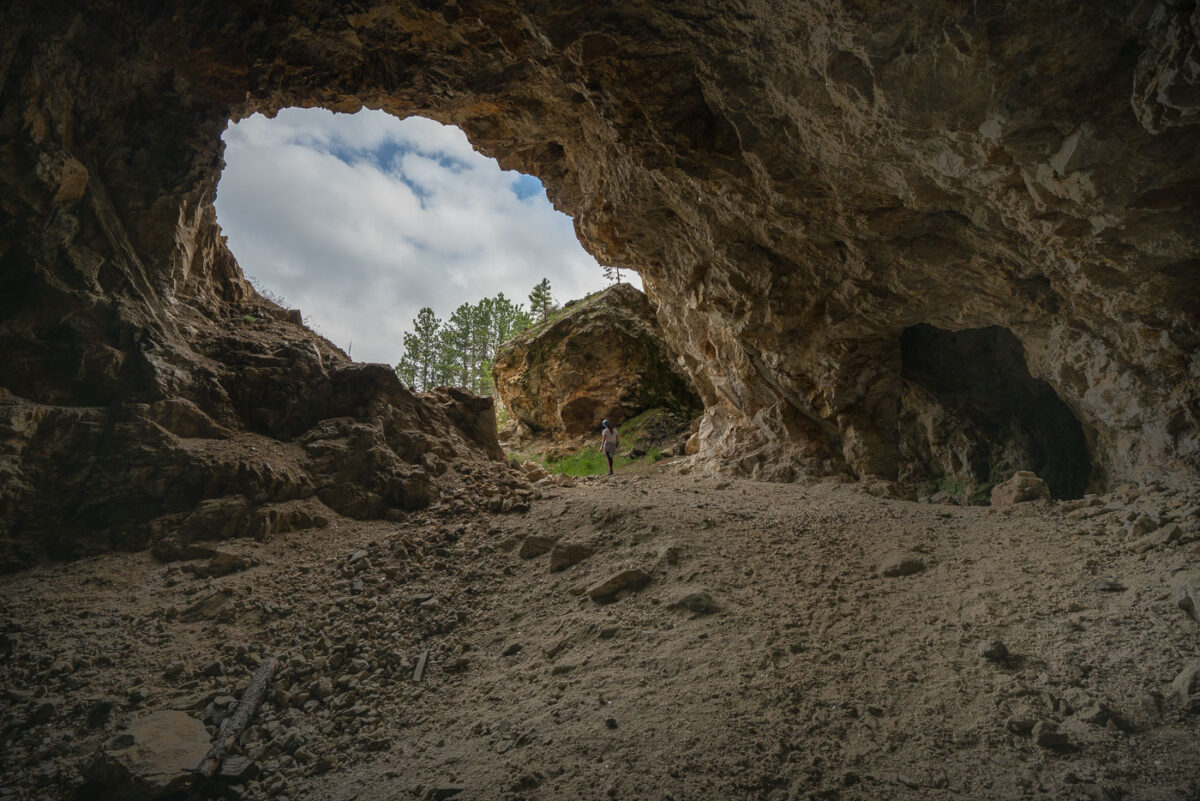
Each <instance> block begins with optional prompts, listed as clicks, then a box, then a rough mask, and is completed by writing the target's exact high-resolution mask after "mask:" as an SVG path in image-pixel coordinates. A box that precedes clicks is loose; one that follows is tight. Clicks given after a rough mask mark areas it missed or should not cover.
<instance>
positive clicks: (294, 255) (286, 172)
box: [216, 109, 637, 364]
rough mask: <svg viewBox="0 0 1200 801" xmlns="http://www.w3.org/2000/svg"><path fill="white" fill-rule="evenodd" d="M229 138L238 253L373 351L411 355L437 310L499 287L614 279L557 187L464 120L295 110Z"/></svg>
mask: <svg viewBox="0 0 1200 801" xmlns="http://www.w3.org/2000/svg"><path fill="white" fill-rule="evenodd" d="M224 139H225V145H226V147H225V165H226V166H225V172H224V173H223V174H222V176H221V182H220V185H219V187H218V190H217V203H216V206H217V220H218V222H220V224H221V228H222V230H223V231H224V233H225V235H226V236H228V237H229V247H230V249H231V250H232V251H233V254H234V255H235V256H236V257H237V260H238V263H239V264H241V266H242V269H243V270H244V271H245V273H246V274H247V275H248V276H250V277H252V278H254V279H256V280H257V281H258V282H259V284H260V285H262V286H265V287H266V288H267V289H269V290H271V291H272V292H274V293H276V294H278V295H282V296H283V297H284V298H285V299H286V301H287V305H288V306H289V307H291V308H298V309H300V310H301V311H302V312H303V313H304V319H305V322H307V323H308V324H309V326H311V327H313V328H315V329H316V330H318V331H320V332H321V333H322V334H324V335H325V336H326V337H328V338H329V339H331V340H333V342H335V343H336V344H338V345H339V346H341V347H342V349H343V350H346V349H349V348H350V347H351V343H353V349H352V351H351V355H352V356H353V357H354V358H355V359H357V360H359V361H372V362H386V363H388V364H395V363H396V362H397V361H399V360H400V356H401V355H402V353H403V346H402V344H401V342H402V339H401V337H402V335H403V333H404V332H405V331H407V330H411V327H412V319H413V317H415V316H416V314H417V310H418V309H420V308H421V307H422V306H430V307H432V308H433V310H434V311H435V312H437V314H438V316H439V317H442V318H443V319H444V318H445V317H447V316H449V314H450V312H452V311H453V310H454V309H455V308H456V307H457V306H458V305H459V304H461V303H465V302H471V303H474V302H475V301H477V300H479V299H480V298H483V297H488V296H492V295H495V294H496V293H497V292H504V294H505V295H507V296H508V297H509V298H512V299H514V300H518V301H521V302H523V303H525V304H526V305H528V295H529V291H530V290H531V289H532V288H533V285H534V284H536V283H537V282H538V281H540V280H541V279H542V278H549V279H550V285H551V288H552V290H553V294H554V298H555V300H557V301H559V302H562V301H566V300H570V299H572V298H577V297H582V296H583V295H585V294H587V293H588V292H591V291H593V290H596V289H601V288H603V287H604V286H606V285H607V282H606V281H605V280H604V276H603V274H602V273H601V271H600V266H599V265H597V264H596V262H595V260H594V259H592V257H591V256H590V255H588V254H587V253H586V252H585V251H584V250H583V248H582V247H581V246H580V245H579V242H578V241H577V240H576V239H575V232H574V229H573V228H572V225H571V219H570V218H569V217H567V216H566V215H564V214H560V213H559V212H557V211H555V210H554V208H553V207H552V206H551V205H550V203H549V201H548V200H547V199H546V193H545V190H543V188H542V185H541V183H540V182H539V181H538V180H537V179H536V178H532V177H530V176H527V175H522V174H520V173H517V172H504V171H502V170H501V169H500V167H499V165H497V164H496V162H495V161H494V160H493V159H489V158H486V157H484V156H481V155H480V154H478V153H476V152H475V151H474V150H473V149H472V148H471V145H470V143H469V142H468V141H467V138H466V136H465V135H464V134H463V132H462V131H461V130H459V129H458V128H455V127H453V126H445V125H441V124H439V123H436V122H433V121H431V120H426V119H422V118H419V117H410V118H409V119H406V120H398V119H396V118H395V117H392V116H389V115H388V114H385V113H384V112H382V111H367V110H364V111H360V112H359V113H357V114H333V113H331V112H328V111H325V110H322V109H286V110H284V111H281V112H280V113H279V115H278V116H276V117H275V119H267V118H266V117H263V116H262V115H259V114H256V115H254V116H253V117H250V118H248V119H245V120H243V121H241V122H239V123H237V124H232V125H230V126H229V128H228V129H227V130H226V131H225V135H224ZM623 275H625V274H624V273H623ZM630 277H631V278H632V279H633V281H634V282H635V284H637V276H636V275H633V276H630ZM626 280H629V279H626Z"/></svg>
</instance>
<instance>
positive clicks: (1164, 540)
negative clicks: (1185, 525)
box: [1129, 523, 1183, 553]
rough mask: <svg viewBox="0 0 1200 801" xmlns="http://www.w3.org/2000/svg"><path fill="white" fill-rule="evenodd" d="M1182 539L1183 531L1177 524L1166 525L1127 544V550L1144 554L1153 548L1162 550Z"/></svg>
mask: <svg viewBox="0 0 1200 801" xmlns="http://www.w3.org/2000/svg"><path fill="white" fill-rule="evenodd" d="M1182 538H1183V529H1182V528H1180V526H1179V524H1178V523H1168V524H1167V525H1165V526H1162V527H1161V528H1158V529H1155V530H1154V531H1151V532H1150V533H1149V534H1146V535H1145V536H1143V537H1139V538H1138V539H1136V540H1134V541H1133V542H1132V543H1130V544H1129V550H1131V551H1133V552H1134V553H1145V552H1146V551H1149V550H1152V549H1154V548H1162V547H1164V546H1167V545H1171V544H1174V543H1176V542H1179V541H1180V540H1181V539H1182Z"/></svg>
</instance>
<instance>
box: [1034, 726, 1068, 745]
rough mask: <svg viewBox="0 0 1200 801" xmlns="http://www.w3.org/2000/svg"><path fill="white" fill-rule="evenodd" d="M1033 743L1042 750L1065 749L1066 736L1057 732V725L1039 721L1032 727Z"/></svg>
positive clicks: (1066, 743)
mask: <svg viewBox="0 0 1200 801" xmlns="http://www.w3.org/2000/svg"><path fill="white" fill-rule="evenodd" d="M1033 741H1034V742H1035V743H1037V744H1038V745H1039V746H1041V747H1042V748H1065V747H1066V746H1067V745H1068V742H1069V741H1068V740H1067V735H1065V734H1063V733H1062V732H1060V731H1059V730H1058V724H1056V723H1055V722H1054V721H1050V720H1039V721H1038V722H1037V725H1036V726H1034V727H1033Z"/></svg>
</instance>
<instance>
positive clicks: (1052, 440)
mask: <svg viewBox="0 0 1200 801" xmlns="http://www.w3.org/2000/svg"><path fill="white" fill-rule="evenodd" d="M900 351H901V385H902V389H901V398H900V416H899V420H900V431H899V434H900V449H901V456H902V460H901V461H902V463H903V464H904V465H905V468H903V470H904V475H902V478H904V479H906V480H907V481H909V482H911V483H918V484H919V483H922V482H924V483H926V484H927V485H929V484H932V485H934V486H936V487H938V488H939V489H940V490H941V491H943V492H947V493H948V494H949V495H951V496H957V497H958V498H959V499H960V500H970V501H974V502H986V500H987V493H988V492H989V491H990V488H991V487H992V486H993V485H995V484H997V483H1000V482H1002V481H1005V480H1007V479H1008V478H1009V477H1011V475H1012V474H1013V473H1014V472H1015V471H1017V470H1032V471H1033V472H1035V473H1037V474H1038V475H1039V476H1040V477H1041V478H1042V479H1043V480H1044V481H1045V482H1046V484H1047V486H1048V487H1049V488H1050V492H1051V494H1052V495H1053V497H1055V498H1063V499H1066V498H1079V497H1082V495H1083V494H1084V492H1085V491H1086V490H1087V487H1088V483H1089V480H1090V479H1091V474H1092V461H1091V457H1090V454H1089V450H1088V443H1087V438H1086V436H1085V434H1084V430H1083V426H1082V425H1081V423H1080V422H1079V419H1078V418H1077V417H1076V416H1075V414H1074V412H1072V410H1071V408H1070V407H1069V406H1067V404H1066V403H1064V402H1063V401H1062V399H1061V398H1059V397H1058V395H1057V394H1056V393H1055V391H1054V390H1053V388H1051V386H1050V385H1049V384H1047V383H1046V382H1045V381H1042V380H1039V379H1036V378H1034V377H1033V376H1032V375H1030V372H1029V367H1028V365H1027V364H1026V361H1025V351H1024V348H1023V346H1022V345H1021V341H1020V340H1019V339H1017V337H1016V336H1015V335H1014V334H1013V333H1012V331H1010V330H1009V329H1007V328H1004V327H1001V326H991V327H988V328H973V329H966V330H963V331H948V330H945V329H941V328H936V327H934V326H932V325H927V324H921V325H915V326H912V327H910V328H907V329H905V331H904V332H903V333H902V335H901V337H900Z"/></svg>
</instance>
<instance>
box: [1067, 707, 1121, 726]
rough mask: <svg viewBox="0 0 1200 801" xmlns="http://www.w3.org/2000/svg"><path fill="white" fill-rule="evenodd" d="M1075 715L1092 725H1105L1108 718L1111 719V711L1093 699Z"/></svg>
mask: <svg viewBox="0 0 1200 801" xmlns="http://www.w3.org/2000/svg"><path fill="white" fill-rule="evenodd" d="M1075 716H1076V717H1077V718H1079V719H1080V720H1082V721H1083V722H1084V723H1090V724H1091V725H1093V726H1105V725H1107V724H1108V722H1109V721H1110V720H1113V719H1114V718H1113V712H1112V710H1111V709H1109V708H1108V707H1107V706H1105V705H1104V704H1102V703H1100V702H1099V701H1093V702H1091V703H1090V704H1088V705H1087V706H1085V707H1084V708H1083V709H1080V710H1079V711H1078V712H1076V713H1075Z"/></svg>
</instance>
